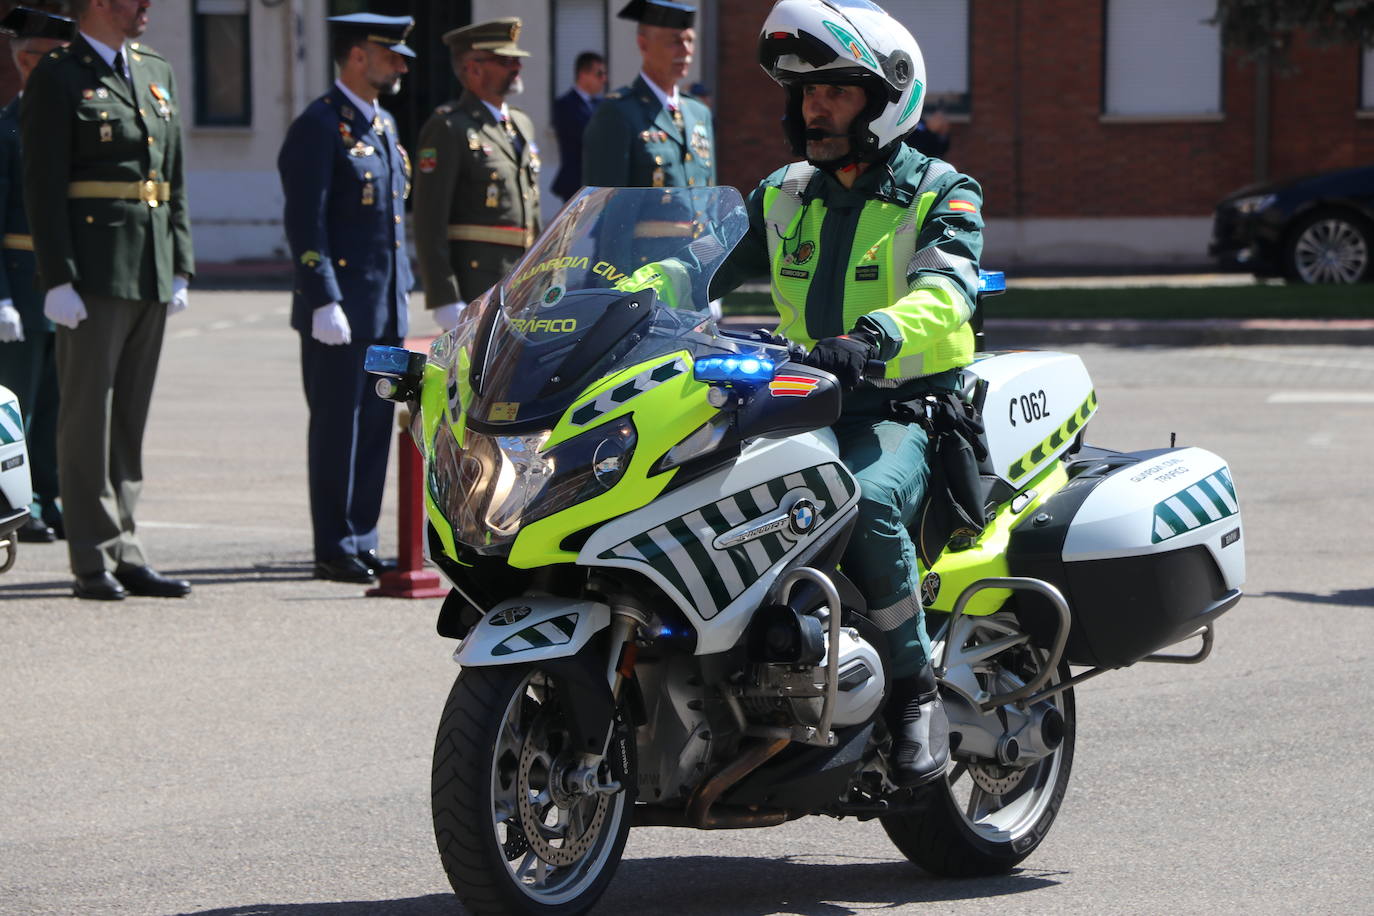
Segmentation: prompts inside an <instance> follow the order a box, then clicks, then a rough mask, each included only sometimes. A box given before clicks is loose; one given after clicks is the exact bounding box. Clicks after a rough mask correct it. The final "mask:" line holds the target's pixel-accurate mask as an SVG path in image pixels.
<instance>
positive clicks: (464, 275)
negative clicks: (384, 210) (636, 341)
mask: <svg viewBox="0 0 1374 916" xmlns="http://www.w3.org/2000/svg"><path fill="white" fill-rule="evenodd" d="M519 37H520V20H519V19H518V18H516V17H514V16H511V17H507V18H505V19H494V20H492V21H490V22H478V23H474V24H472V25H469V26H464V27H463V28H461V29H454V30H453V31H451V32H448V33H446V34H445V35H444V43H445V44H447V45H448V46H449V49H450V53H451V54H452V56H453V70H454V73H456V74H457V75H458V79H459V80H460V81H461V82H462V83H463V86H464V87H465V89H464V92H463V94H462V96H461V97H459V98H458V99H457V101H453V102H449V103H447V104H444V105H440V106H439V107H438V108H437V109H435V111H434V114H433V115H432V116H431V117H430V119H429V120H428V121H427V122H426V123H425V126H424V128H423V129H422V130H421V131H420V145H419V147H418V150H419V151H418V153H417V156H418V169H419V173H418V175H417V176H416V178H415V242H416V247H415V251H416V254H417V255H418V256H419V262H420V277H421V278H422V279H423V280H424V285H425V308H427V309H430V310H431V311H433V313H434V320H435V321H436V322H437V323H438V324H439V326H440V327H442V328H444V329H448V328H452V327H453V326H454V325H456V324H457V323H458V316H459V314H460V313H461V312H462V310H463V308H464V306H465V305H466V304H467V303H468V302H471V301H472V300H473V299H475V298H476V297H478V296H480V295H481V294H482V293H484V292H486V291H487V290H488V289H490V288H491V287H492V286H493V285H495V284H496V283H497V282H498V281H499V280H500V279H501V278H502V277H504V276H505V275H506V273H507V272H508V271H509V270H510V269H511V268H512V267H514V266H515V262H516V261H519V260H520V257H521V255H523V254H524V253H525V249H527V248H529V247H530V244H531V243H532V242H533V241H534V239H535V237H536V236H537V235H538V234H539V229H540V224H541V220H540V216H539V147H538V146H537V145H536V144H535V139H534V138H535V131H534V123H533V122H532V121H530V119H529V117H528V116H526V115H525V113H524V112H523V111H519V110H517V109H514V108H511V107H510V106H508V105H507V104H506V98H507V96H510V95H515V94H518V93H519V92H521V91H522V90H523V88H524V87H523V86H522V85H521V82H520V66H521V60H522V59H523V58H525V57H528V56H529V53H528V52H526V51H522V50H521V49H520V48H519V46H518V45H517V44H516V41H517V40H518V39H519Z"/></svg>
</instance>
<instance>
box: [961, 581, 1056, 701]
mask: <svg viewBox="0 0 1374 916" xmlns="http://www.w3.org/2000/svg"><path fill="white" fill-rule="evenodd" d="M989 588H1005V589H1011V590H1013V591H1017V590H1019V591H1027V592H1038V593H1039V594H1040V595H1042V596H1044V598H1045V599H1046V600H1048V601H1049V602H1050V604H1051V605H1052V606H1053V607H1054V609H1055V611H1056V612H1058V614H1059V627H1058V628H1057V629H1056V630H1055V634H1054V645H1053V646H1051V647H1050V657H1049V659H1047V660H1046V661H1045V663H1044V665H1042V666H1041V668H1040V673H1039V674H1037V675H1036V676H1035V677H1033V678H1031V679H1030V681H1028V682H1027V683H1025V684H1022V685H1021V686H1020V687H1017V688H1016V689H1015V690H1009V691H1007V692H1006V693H999V694H995V695H994V696H990V697H988V698H987V699H986V700H984V701H983V702H982V703H981V704H980V706H981V708H982V711H983V712H988V711H990V710H993V709H996V708H997V707H998V706H1005V705H1006V704H1008V703H1019V702H1022V701H1024V700H1025V699H1026V698H1027V697H1029V696H1031V695H1033V694H1035V693H1036V691H1038V690H1039V689H1040V688H1041V687H1044V686H1045V684H1046V683H1048V681H1049V679H1050V678H1051V677H1053V676H1054V673H1055V672H1056V671H1058V670H1059V660H1060V659H1062V658H1063V657H1064V646H1065V645H1067V644H1068V641H1069V628H1070V627H1071V626H1072V624H1073V618H1072V616H1071V615H1070V613H1069V603H1068V601H1066V600H1064V595H1063V593H1061V592H1060V591H1059V589H1057V588H1055V587H1054V586H1053V585H1051V584H1050V583H1048V582H1046V581H1044V580H1042V579H1031V578H1027V577H1024V576H992V577H989V578H987V579H979V580H978V581H977V582H974V583H972V584H971V585H969V586H968V587H967V588H965V589H964V590H963V591H962V592H960V593H959V598H958V599H957V600H956V601H955V602H954V610H953V611H951V612H950V615H949V624H948V632H949V634H950V635H951V636H953V634H954V630H955V624H957V623H958V622H959V618H960V617H962V616H963V615H964V608H966V607H967V606H968V603H969V601H971V600H972V599H973V596H974V595H976V594H978V593H979V592H981V591H983V590H985V589H989ZM946 645H948V642H946ZM946 654H947V652H944V651H942V652H941V657H940V665H939V667H938V668H937V669H936V671H935V676H936V677H937V678H943V677H944V676H945V672H946V669H945V665H944V661H945V655H946Z"/></svg>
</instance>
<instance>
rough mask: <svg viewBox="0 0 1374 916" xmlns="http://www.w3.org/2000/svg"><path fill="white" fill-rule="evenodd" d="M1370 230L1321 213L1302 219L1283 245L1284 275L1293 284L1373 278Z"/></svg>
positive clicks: (1373, 230)
mask: <svg viewBox="0 0 1374 916" xmlns="http://www.w3.org/2000/svg"><path fill="white" fill-rule="evenodd" d="M1371 265H1374V227H1371V226H1370V224H1369V223H1368V222H1367V221H1365V220H1363V219H1361V218H1359V217H1358V216H1354V215H1353V214H1349V213H1343V212H1340V211H1335V210H1323V211H1319V212H1317V213H1314V214H1312V215H1311V216H1307V217H1304V218H1303V219H1302V220H1301V221H1300V222H1299V223H1298V224H1297V225H1296V226H1294V227H1293V231H1292V233H1291V234H1290V235H1289V237H1288V242H1287V244H1286V245H1285V246H1284V272H1285V274H1286V275H1287V277H1288V279H1289V280H1290V281H1292V282H1294V283H1306V284H1317V283H1360V282H1363V281H1365V280H1369V279H1371V278H1372V277H1374V267H1372V266H1371Z"/></svg>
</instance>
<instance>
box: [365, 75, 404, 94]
mask: <svg viewBox="0 0 1374 916" xmlns="http://www.w3.org/2000/svg"><path fill="white" fill-rule="evenodd" d="M369 82H370V83H372V88H374V89H376V90H377V92H379V93H380V94H382V95H395V94H396V93H398V92H400V91H401V78H400V77H399V76H398V77H395V78H394V79H393V78H391V77H378V78H373V79H371V80H369Z"/></svg>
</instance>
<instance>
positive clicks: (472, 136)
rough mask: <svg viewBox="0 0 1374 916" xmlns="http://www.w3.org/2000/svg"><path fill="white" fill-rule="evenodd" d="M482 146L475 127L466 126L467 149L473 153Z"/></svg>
mask: <svg viewBox="0 0 1374 916" xmlns="http://www.w3.org/2000/svg"><path fill="white" fill-rule="evenodd" d="M481 148H482V138H481V137H480V136H478V134H477V130H476V129H475V128H472V127H469V128H468V149H470V150H472V151H473V152H474V153H475V152H477V151H478V150H480V149H481Z"/></svg>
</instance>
